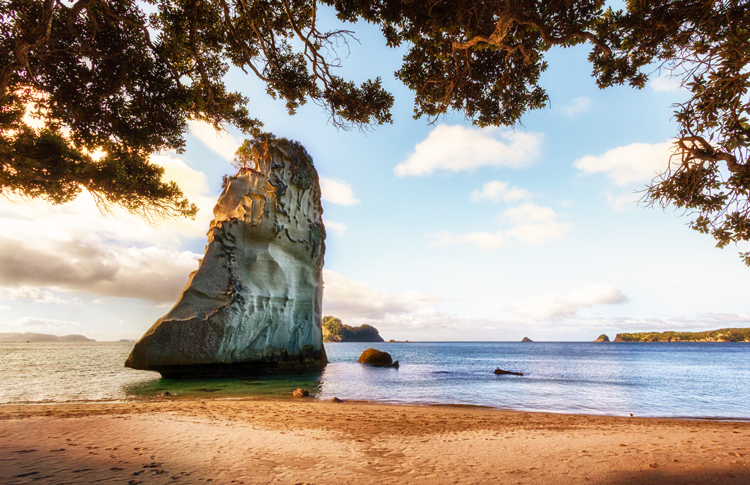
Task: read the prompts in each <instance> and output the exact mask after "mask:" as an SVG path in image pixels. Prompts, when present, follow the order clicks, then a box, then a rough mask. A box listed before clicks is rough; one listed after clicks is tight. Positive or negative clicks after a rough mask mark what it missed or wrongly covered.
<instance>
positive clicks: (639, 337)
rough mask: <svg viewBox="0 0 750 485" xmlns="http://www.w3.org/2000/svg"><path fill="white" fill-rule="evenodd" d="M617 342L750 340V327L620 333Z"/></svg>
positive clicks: (616, 338)
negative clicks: (701, 330)
mask: <svg viewBox="0 0 750 485" xmlns="http://www.w3.org/2000/svg"><path fill="white" fill-rule="evenodd" d="M615 342H750V328H721V329H719V330H709V331H707V332H661V333H660V332H642V333H618V334H617V336H616V337H615Z"/></svg>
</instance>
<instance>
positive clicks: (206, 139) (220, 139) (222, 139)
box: [188, 120, 242, 161]
mask: <svg viewBox="0 0 750 485" xmlns="http://www.w3.org/2000/svg"><path fill="white" fill-rule="evenodd" d="M188 125H189V127H190V133H191V134H192V135H193V136H194V137H196V138H197V139H198V140H200V141H201V142H202V143H203V144H204V145H206V147H207V148H208V149H209V150H211V151H212V152H214V153H216V154H218V155H220V156H221V157H222V158H224V159H225V160H228V161H231V160H232V159H233V158H234V152H236V151H237V149H238V148H239V147H240V145H241V144H242V143H241V142H240V140H238V139H237V138H236V137H234V136H233V135H231V134H230V133H228V132H226V131H224V132H220V131H216V130H215V129H214V127H213V126H211V125H210V124H209V123H206V122H205V121H198V120H191V121H190V122H189V123H188Z"/></svg>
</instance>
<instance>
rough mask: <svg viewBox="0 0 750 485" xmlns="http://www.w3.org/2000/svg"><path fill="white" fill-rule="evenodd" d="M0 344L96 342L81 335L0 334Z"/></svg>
mask: <svg viewBox="0 0 750 485" xmlns="http://www.w3.org/2000/svg"><path fill="white" fill-rule="evenodd" d="M0 342H9V343H10V342H96V340H93V339H90V338H87V337H84V336H83V335H63V336H62V337H58V336H57V335H50V334H46V333H15V332H11V333H0Z"/></svg>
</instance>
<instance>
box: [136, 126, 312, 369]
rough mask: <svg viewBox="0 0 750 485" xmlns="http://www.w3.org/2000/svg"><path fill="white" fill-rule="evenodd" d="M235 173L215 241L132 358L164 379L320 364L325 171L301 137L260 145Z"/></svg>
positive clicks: (219, 207) (214, 225)
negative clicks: (321, 172) (249, 162)
mask: <svg viewBox="0 0 750 485" xmlns="http://www.w3.org/2000/svg"><path fill="white" fill-rule="evenodd" d="M251 153H252V159H253V160H254V163H253V166H251V167H249V168H246V169H242V170H240V172H239V173H238V174H237V175H236V176H235V177H232V178H229V179H228V180H227V183H226V186H225V188H224V192H223V193H222V194H221V197H219V201H218V203H217V204H216V207H215V208H214V216H215V217H214V220H213V221H212V222H211V228H210V230H209V231H208V246H206V253H205V256H204V258H203V260H202V261H201V263H200V267H199V268H198V270H197V271H195V272H194V273H192V274H191V275H190V279H189V281H188V284H187V286H186V287H185V289H184V290H182V294H181V295H180V298H179V299H178V300H177V303H176V304H175V306H174V307H173V308H172V309H171V310H170V311H169V312H168V313H167V314H166V315H165V316H164V317H162V318H161V319H160V320H158V321H157V322H156V323H155V324H154V325H153V326H152V327H151V329H150V330H148V331H147V332H146V334H145V335H144V336H143V337H142V338H141V340H140V341H138V343H136V345H135V347H134V348H133V351H132V352H131V354H130V356H129V357H128V359H127V361H126V362H125V365H126V366H127V367H132V368H134V369H145V370H155V371H158V372H160V373H161V374H162V375H163V376H164V377H172V378H179V377H196V376H227V375H253V374H258V373H267V372H279V371H285V370H304V369H316V368H322V367H323V366H325V364H326V363H327V359H326V354H325V349H324V347H323V336H322V331H321V298H322V293H323V282H322V276H321V274H322V268H323V255H324V252H325V244H324V240H325V228H324V227H323V221H322V220H321V215H322V212H323V209H322V207H321V205H320V185H319V182H318V174H317V172H316V171H315V168H314V167H313V165H312V160H311V159H310V156H309V155H308V154H307V152H306V151H305V149H304V148H303V147H302V146H301V145H299V144H298V143H295V142H289V141H286V140H273V139H270V141H268V142H265V143H262V144H260V143H258V144H256V145H255V146H254V147H253V148H252V150H251Z"/></svg>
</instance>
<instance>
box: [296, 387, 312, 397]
mask: <svg viewBox="0 0 750 485" xmlns="http://www.w3.org/2000/svg"><path fill="white" fill-rule="evenodd" d="M309 395H310V392H309V391H307V390H305V389H302V388H301V387H298V388H297V389H295V390H294V392H293V393H292V396H294V397H308V396H309Z"/></svg>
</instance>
